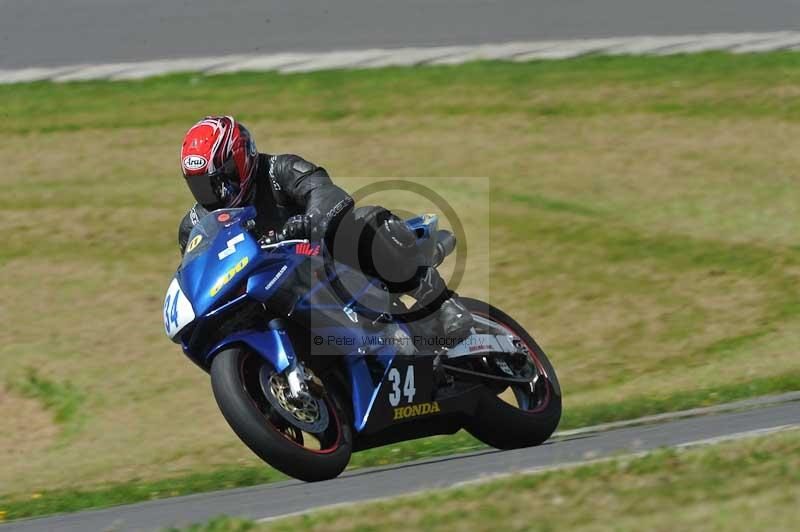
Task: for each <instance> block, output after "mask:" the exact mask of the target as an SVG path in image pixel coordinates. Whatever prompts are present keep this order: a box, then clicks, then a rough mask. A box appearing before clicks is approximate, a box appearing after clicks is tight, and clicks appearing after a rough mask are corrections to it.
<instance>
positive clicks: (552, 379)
mask: <svg viewBox="0 0 800 532" xmlns="http://www.w3.org/2000/svg"><path fill="white" fill-rule="evenodd" d="M460 299H461V301H462V302H463V303H464V304H465V305H466V307H467V308H468V309H469V311H470V312H472V313H473V315H475V316H479V317H482V318H486V319H489V320H491V321H493V322H495V323H496V324H498V325H500V326H501V327H502V328H503V329H505V330H507V331H508V332H509V333H511V334H514V335H515V336H517V337H518V338H519V339H520V340H522V342H523V343H524V344H525V347H526V348H527V351H528V353H529V356H530V358H531V360H532V361H533V363H534V365H535V366H536V368H537V372H538V374H539V378H540V379H543V380H542V381H541V382H540V383H539V384H538V386H540V387H541V389H540V390H537V391H538V397H535V398H531V400H526V401H525V403H526V404H525V405H524V406H525V407H524V408H523V407H522V405H520V404H518V405H516V406H515V405H512V404H509V403H508V402H506V401H504V400H503V399H501V398H500V397H499V396H498V395H497V394H496V393H495V392H492V390H490V389H489V388H488V387H487V388H486V390H485V392H484V394H483V396H482V397H481V399H480V401H479V403H478V407H477V409H476V411H475V415H474V416H472V417H471V418H470V419H469V420H468V422H467V423H466V426H465V428H466V429H467V431H469V433H470V434H472V435H473V436H475V437H476V438H478V439H479V440H481V441H482V442H484V443H486V444H487V445H491V446H492V447H496V448H498V449H517V448H520V447H531V446H534V445H540V444H542V443H544V442H545V441H546V440H547V439H548V438H549V437H550V436H551V435H552V434H553V432H555V430H556V427H558V423H559V421H560V420H561V387H560V385H559V383H558V377H557V376H556V372H555V369H553V366H552V364H551V363H550V360H548V358H547V355H545V354H544V351H542V348H541V347H539V345H538V344H537V343H536V341H535V340H534V339H533V337H532V336H531V335H530V334H528V332H527V331H526V330H525V329H524V328H523V327H522V326H521V325H520V324H519V323H517V322H516V321H514V319H513V318H511V316H509V315H508V314H506V313H505V312H503V311H501V310H500V309H497V308H495V307H493V306H492V305H490V304H488V303H485V302H483V301H480V300H477V299H472V298H466V297H462V298H460ZM515 395H516V393H515Z"/></svg>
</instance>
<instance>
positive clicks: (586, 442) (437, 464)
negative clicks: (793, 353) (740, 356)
mask: <svg viewBox="0 0 800 532" xmlns="http://www.w3.org/2000/svg"><path fill="white" fill-rule="evenodd" d="M790 426H800V402H798V401H794V402H789V403H783V404H778V405H775V406H769V407H763V408H756V409H750V410H745V411H736V412H727V413H722V414H714V415H708V416H703V417H695V418H689V419H679V420H673V421H669V422H666V423H661V424H657V425H644V426H638V427H628V428H621V429H616V430H608V431H602V432H597V433H581V434H576V435H572V436H569V437H566V438H564V439H560V440H556V441H551V442H549V443H546V444H545V445H542V446H540V447H535V448H530V449H521V450H516V451H495V450H485V451H480V452H474V453H469V454H463V455H457V456H449V457H443V458H436V459H429V460H422V461H417V462H411V463H406V464H399V465H394V466H386V467H380V468H370V469H360V470H355V471H352V472H348V473H346V474H344V475H342V476H340V477H339V478H337V479H334V480H329V481H326V482H319V483H315V484H305V483H302V482H298V481H286V482H280V483H275V484H266V485H262V486H256V487H252V488H241V489H234V490H228V491H219V492H212V493H204V494H198V495H191V496H187V497H176V498H173V499H165V500H161V501H152V502H146V503H142V504H134V505H128V506H120V507H116V508H109V509H107V510H97V511H89V512H83V513H76V514H67V515H61V516H54V517H49V518H43V519H34V520H29V521H19V522H16V523H9V524H7V525H4V526H0V532H7V531H10V530H19V531H26V532H33V531H51V530H59V531H76V532H77V531H81V532H83V531H88V530H115V531H116V530H158V529H161V528H163V527H167V526H186V525H188V524H191V523H197V522H205V521H207V520H208V519H210V518H212V517H214V516H217V515H221V514H226V515H231V516H238V517H247V518H251V519H265V518H271V517H277V516H281V515H287V514H292V513H297V512H302V511H306V510H310V509H314V508H319V507H322V506H328V505H332V504H340V503H348V502H357V501H365V500H369V499H376V498H384V497H392V496H397V495H401V494H406V493H412V492H418V491H421V490H431V489H437V488H444V487H447V486H452V485H454V484H459V483H463V482H468V481H473V480H476V479H480V478H482V477H486V476H490V475H501V474H508V473H513V472H518V471H531V470H536V469H544V468H549V467H556V466H559V465H561V464H571V463H575V462H580V461H587V460H593V459H598V458H603V457H608V456H613V455H618V454H624V453H636V452H643V451H647V450H651V449H656V448H659V447H681V446H687V445H693V444H698V443H713V442H715V441H719V440H721V439H728V438H735V437H740V436H742V435H746V434H752V433H754V432H756V433H758V432H769V431H771V430H777V429H782V428H786V427H790Z"/></svg>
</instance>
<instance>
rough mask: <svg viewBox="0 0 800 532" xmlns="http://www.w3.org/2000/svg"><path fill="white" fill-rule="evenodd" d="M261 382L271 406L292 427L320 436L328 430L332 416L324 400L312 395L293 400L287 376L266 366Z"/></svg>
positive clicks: (260, 376) (260, 375)
mask: <svg viewBox="0 0 800 532" xmlns="http://www.w3.org/2000/svg"><path fill="white" fill-rule="evenodd" d="M259 380H260V381H261V390H262V391H263V392H264V396H265V397H266V398H267V401H269V404H270V405H271V406H272V408H273V409H274V410H275V412H276V413H277V414H278V415H280V416H281V417H282V418H283V419H285V420H286V421H288V422H289V423H290V424H291V425H292V426H294V427H297V428H298V429H300V430H302V431H303V432H308V433H310V434H320V433H322V432H324V431H325V429H327V428H328V423H329V419H330V416H329V415H328V407H327V405H326V404H325V401H324V400H323V399H319V398H317V397H314V396H313V395H310V394H305V395H304V396H303V397H300V398H298V399H293V398H291V396H290V395H289V383H288V382H287V380H286V376H285V375H282V374H280V373H275V372H274V371H272V369H271V368H268V367H266V366H264V367H262V368H261V373H260V374H259Z"/></svg>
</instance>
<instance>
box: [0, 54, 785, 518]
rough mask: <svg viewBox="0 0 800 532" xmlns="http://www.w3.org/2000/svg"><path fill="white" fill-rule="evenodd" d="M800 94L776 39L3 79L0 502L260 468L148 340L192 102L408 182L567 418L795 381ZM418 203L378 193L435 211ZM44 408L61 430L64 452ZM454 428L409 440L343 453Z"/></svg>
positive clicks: (424, 452)
mask: <svg viewBox="0 0 800 532" xmlns="http://www.w3.org/2000/svg"><path fill="white" fill-rule="evenodd" d="M798 87H800V62H798V61H797V55H796V54H794V53H775V54H763V55H752V56H748V55H745V56H733V55H726V54H701V55H694V56H683V57H664V58H622V57H620V58H598V57H586V58H580V59H576V60H570V61H561V62H533V63H526V64H511V63H500V62H488V63H476V64H469V65H463V66H459V67H452V68H451V67H430V68H424V69H383V70H374V71H355V72H319V73H311V74H302V75H288V76H284V75H278V74H274V73H264V74H238V75H231V76H215V77H203V76H192V75H177V76H168V77H165V78H159V79H151V80H145V81H141V82H125V83H97V82H91V83H69V84H63V85H61V84H48V83H34V84H27V85H15V86H10V87H8V86H2V87H0V98H2V101H3V107H2V110H1V111H0V113H2V116H3V118H4V125H5V126H6V132H7V134H6V135H5V137H4V140H3V143H2V144H0V158H2V159H3V160H8V161H14V166H13V169H11V170H9V171H7V172H4V173H2V175H0V185H2V186H3V190H4V191H5V192H6V194H7V198H8V200H7V202H6V203H7V207H6V208H5V209H3V211H2V212H0V223H2V224H3V227H4V228H5V229H6V238H5V240H4V243H3V246H2V248H0V275H2V276H3V278H4V279H6V280H9V282H6V283H2V284H1V285H0V319H2V321H3V324H4V327H2V328H0V374H2V375H3V376H4V383H8V384H9V386H8V387H7V388H8V389H5V388H4V389H2V390H0V398H1V399H0V417H3V419H5V420H6V426H8V427H13V430H6V431H3V432H0V462H1V465H2V466H1V467H0V494H2V497H3V499H2V500H3V501H4V503H5V506H8V507H9V509H6V508H5V506H4V507H2V508H0V509H3V510H5V511H7V513H8V515H11V513H13V515H17V516H19V515H33V514H34V513H37V512H39V513H40V512H42V511H50V510H24V509H20V510H12V509H11V508H12V507H13V506H14V505H15V504H17V503H19V504H23V503H24V504H28V503H29V502H30V503H34V502H35V503H36V504H37V505H40V506H36V508H43V506H42V505H44V504H45V502H46V501H45V499H48V500H49V499H50V498H52V499H53V500H56V501H57V500H58V499H59V498H63V499H70V500H72V502H70V503H69V505H66V504H65V505H63V506H58V504H60V503H58V504H56V503H53V507H58V508H67V507H69V508H73V509H77V508H83V507H87V506H89V505H91V506H94V505H97V504H104V503H103V496H102V495H96V494H95V492H103V491H109V490H110V491H114V490H120V492H121V493H124V492H126V490H128V492H130V491H134V492H135V494H134V495H130V496H126V497H128V498H127V499H126V498H125V497H121V496H117V495H113V496H111V495H109V496H108V501H112V502H114V503H116V502H119V501H121V500H128V501H130V500H140V499H141V498H143V497H149V495H147V493H150V492H153V493H156V492H157V493H158V494H159V496H160V495H162V494H165V493H169V491H167V490H164V489H162V488H153V489H151V488H150V487H151V486H152V485H154V484H158V483H160V482H162V481H170V482H175V483H177V484H180V483H181V482H182V481H181V480H179V479H181V478H194V477H192V476H193V475H200V477H198V479H199V480H197V481H196V483H197V484H198V487H197V489H206V488H209V489H210V488H211V487H212V486H216V487H220V486H222V485H225V482H234V484H236V483H237V482H241V483H242V484H244V483H248V482H256V481H257V482H261V481H263V480H264V479H265V478H266V477H263V476H259V475H260V474H261V473H259V474H256V475H255V476H253V475H254V473H253V472H257V471H261V470H263V466H262V465H261V464H260V463H259V462H258V460H257V459H256V458H255V457H254V456H252V455H251V454H250V453H249V451H247V449H246V448H245V447H244V446H243V445H242V444H241V443H240V442H239V441H238V440H237V439H236V437H235V436H234V435H233V433H232V432H231V431H230V429H229V428H228V427H227V426H226V425H225V423H224V420H223V419H222V418H221V416H220V415H219V413H218V411H217V409H216V406H215V404H214V401H213V398H212V397H211V394H210V391H209V386H208V381H207V376H206V375H204V374H203V373H202V372H199V371H198V370H197V369H196V368H195V367H194V366H193V365H192V364H190V363H188V362H187V361H186V360H185V359H184V358H183V357H182V356H181V355H180V353H179V351H178V350H176V349H175V346H174V345H172V344H171V343H170V342H169V341H168V340H166V339H165V337H164V335H163V332H162V320H161V304H162V301H163V291H164V289H165V287H166V286H167V284H168V281H169V279H170V277H171V275H172V272H173V271H174V267H175V262H176V259H177V249H176V242H175V228H176V226H177V223H178V221H179V220H180V218H181V216H182V215H183V214H184V212H185V210H186V208H187V207H188V205H189V204H190V198H189V194H188V192H187V190H186V187H185V185H184V184H183V182H182V179H181V178H180V176H179V173H178V162H177V156H176V153H177V147H178V145H179V142H180V139H181V138H182V135H183V134H184V132H185V131H186V128H187V127H188V126H189V125H190V124H191V123H192V122H193V121H195V120H196V119H198V118H199V117H201V116H204V115H205V114H208V113H226V114H227V113H233V114H234V115H237V116H238V117H239V118H240V119H242V121H243V122H245V123H246V124H247V125H248V126H249V128H250V129H251V131H253V132H254V134H255V135H256V138H257V139H258V142H259V146H260V148H261V149H262V150H264V151H270V152H273V153H280V152H295V153H300V154H302V155H304V156H305V157H307V158H308V159H310V160H313V161H315V162H317V163H320V164H323V165H324V166H325V167H326V168H327V169H328V170H329V172H330V173H331V174H332V175H333V176H334V177H335V180H336V181H337V183H339V184H341V185H342V186H344V187H345V188H348V189H350V190H354V189H355V188H357V187H359V186H361V185H363V184H365V183H367V182H371V181H372V180H374V179H375V178H381V177H389V178H392V177H408V178H409V179H415V180H418V181H420V182H422V183H424V184H425V185H426V186H430V187H432V188H434V189H435V190H437V191H438V192H439V193H440V194H442V195H443V196H444V197H446V198H447V199H448V201H449V202H450V203H451V205H452V206H453V208H454V209H455V210H456V212H458V213H460V214H461V215H462V221H463V222H464V224H465V227H466V230H467V235H468V238H469V242H470V253H471V255H470V257H471V258H470V261H469V262H468V264H467V272H466V275H465V278H464V281H463V283H462V285H461V286H460V287H458V290H459V292H460V293H462V294H464V295H468V296H475V297H479V298H488V299H489V300H490V301H491V302H492V303H493V304H496V305H497V306H498V307H500V308H502V309H504V310H505V311H507V312H508V313H509V314H511V315H512V316H514V317H515V319H517V320H518V321H519V322H520V323H522V324H524V325H525V326H526V327H528V328H529V329H530V330H531V331H532V332H533V334H534V336H535V337H536V338H537V340H538V341H539V343H540V344H541V345H542V346H543V347H544V348H545V350H546V351H547V352H548V355H549V356H550V358H551V359H552V360H553V363H554V365H555V367H556V368H557V370H558V373H559V376H560V379H561V383H562V388H563V390H564V394H565V418H564V424H563V425H562V427H563V428H568V427H576V426H583V425H587V424H593V423H599V422H603V421H612V420H618V419H621V418H625V417H636V416H639V415H644V414H652V413H656V412H663V411H668V410H675V409H679V408H690V407H693V406H698V405H704V404H713V403H717V402H722V401H726V400H732V399H739V398H744V397H748V396H752V395H760V394H764V393H773V392H781V391H787V390H789V389H797V381H798V378H800V359H798V357H797V351H798V349H800V333H798V331H800V327H798V326H800V305H798V302H797V298H796V297H795V293H796V287H797V285H798V283H799V282H800V246H799V245H798V240H797V231H796V228H797V224H798V223H800V211H798V209H797V206H798V205H800V188H799V187H797V169H798V168H800V152H798V150H797V146H796V141H795V139H797V138H800V114H799V113H800V111H798V109H800V108H799V107H798V105H797V102H798V101H800V99H798V95H800V88H798ZM287 116H292V117H294V119H293V120H291V121H288V120H286V117H287ZM451 176H467V177H455V178H453V177H451ZM468 176H487V177H489V178H490V186H489V187H488V188H489V191H488V192H487V191H486V190H485V188H486V187H483V185H480V186H479V183H478V180H474V179H470V178H469V177H468ZM445 178H448V179H449V180H448V179H445ZM413 199H416V198H412V200H411V201H410V200H407V199H405V198H403V197H400V195H385V196H381V197H376V198H375V202H377V203H382V204H384V205H386V206H388V207H390V208H393V209H398V208H399V209H403V210H406V211H411V212H419V210H421V209H422V210H428V206H422V205H420V204H419V202H418V201H417V202H415V201H413ZM370 201H372V198H370ZM487 279H488V280H489V281H488V282H487ZM11 280H13V282H11ZM31 367H33V368H37V370H38V372H39V373H37V374H36V375H34V376H33V377H31V375H29V374H28V369H27V368H31ZM26 382H27V384H28V385H27V386H25V385H23V386H22V387H20V386H17V385H16V383H26ZM66 383H69V385H68V386H67V384H66ZM26 390H27V391H26ZM79 396H80V397H81V399H80V400H78V397H79ZM59 412H62V413H61V414H59ZM64 419H71V420H75V422H76V425H77V426H79V427H80V430H76V431H73V432H72V433H71V434H70V437H69V438H68V442H69V445H63V444H62V443H63V441H64V439H63V438H61V437H59V435H60V434H62V432H64V431H65V430H66V429H65V427H68V426H71V424H72V423H73V421H67V422H62V420H64ZM475 445H476V443H475V442H474V441H472V440H470V439H468V438H467V437H466V436H462V435H458V436H455V437H453V438H441V439H434V440H424V441H419V442H412V443H408V444H404V445H403V446H399V447H394V446H393V447H389V448H388V449H384V450H377V451H375V452H374V453H373V454H369V453H368V454H363V455H359V456H358V457H357V458H356V459H355V462H354V463H355V465H370V464H375V463H388V462H392V461H398V460H405V459H412V458H416V457H424V456H432V455H435V454H437V453H439V454H441V453H447V452H453V451H457V450H460V449H465V448H474V446H475ZM396 449H397V450H396ZM239 469H241V471H242V474H241V477H242V480H236V479H235V478H233V480H231V478H232V477H231V476H228V475H233V477H235V476H236V475H235V473H231V472H232V471H235V470H239ZM220 471H222V472H224V474H222V477H221V478H220V479H215V478H214V475H215V474H217V472H220ZM203 475H209V476H208V477H204V476H203ZM203 478H207V480H202V479H203ZM270 478H271V477H270ZM176 479H178V480H176ZM248 479H250V480H248ZM217 480H219V482H216V481H217ZM242 484H236V485H242ZM132 486H133V487H132ZM135 486H139V487H135ZM134 488H135V489H134ZM139 488H141V489H139ZM45 489H47V490H48V491H44V490H45ZM183 489H184V488H181V490H183ZM185 489H187V490H190V489H191V488H190V487H189V485H188V484H187V485H186V488H185ZM137 490H138V491H137ZM148 490H149V491H148ZM180 492H181V493H183V491H180ZM50 493H52V494H53V496H52V497H51V496H50V495H49V494H50ZM76 493H88V494H89V495H86V498H87V500H89V501H90V502H87V503H81V502H79V499H80V497H73V495H75V494H76ZM31 494H41V498H38V499H31V498H30V496H31ZM59 494H60V495H59ZM37 501H39V502H37ZM20 508H22V507H21V506H20Z"/></svg>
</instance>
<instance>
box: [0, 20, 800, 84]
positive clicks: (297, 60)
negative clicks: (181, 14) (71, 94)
mask: <svg viewBox="0 0 800 532" xmlns="http://www.w3.org/2000/svg"><path fill="white" fill-rule="evenodd" d="M773 50H800V31H779V32H769V33H708V34H698V35H671V36H638V37H609V38H602V39H573V40H560V41H532V42H509V43H500V44H480V45H473V46H432V47H426V48H397V49H378V48H374V49H367V50H345V51H332V52H310V53H299V52H298V53H275V54H259V55H225V56H217V57H197V58H184V59H163V60H158V61H136V62H128V63H107V64H97V65H88V64H87V65H71V66H60V67H31V68H22V69H16V70H2V69H0V83H23V82H31V81H46V80H49V81H56V82H65V81H86V80H112V81H114V80H135V79H144V78H149V77H153V76H160V75H164V74H170V73H174V72H197V73H202V74H222V73H229V72H244V71H248V72H267V71H276V72H281V73H292V72H312V71H316V70H329V69H362V68H380V67H389V66H418V65H457V64H461V63H466V62H469V61H478V60H490V59H495V60H505V61H516V62H524V61H534V60H548V59H567V58H571V57H578V56H581V55H586V54H598V55H671V54H687V53H698V52H708V51H727V52H732V53H758V52H768V51H773Z"/></svg>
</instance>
